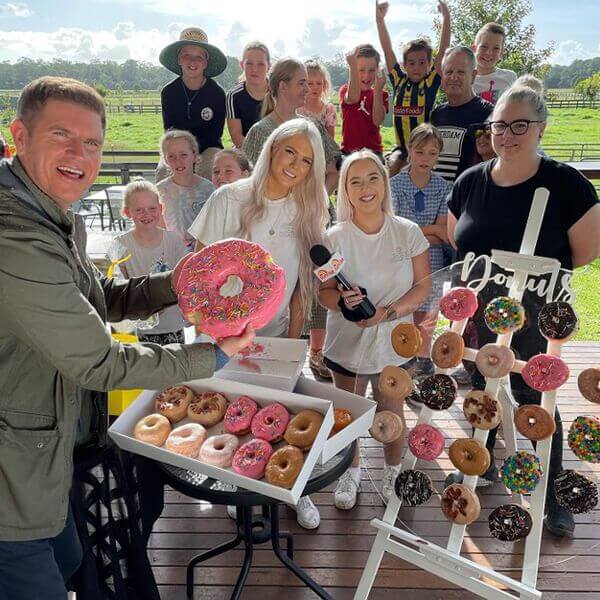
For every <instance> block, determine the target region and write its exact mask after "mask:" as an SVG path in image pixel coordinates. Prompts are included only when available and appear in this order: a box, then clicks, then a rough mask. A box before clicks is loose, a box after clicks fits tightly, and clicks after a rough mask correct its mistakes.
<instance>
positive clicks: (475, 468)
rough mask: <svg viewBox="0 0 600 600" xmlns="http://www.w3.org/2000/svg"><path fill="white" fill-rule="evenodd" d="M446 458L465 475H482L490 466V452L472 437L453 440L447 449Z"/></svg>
mask: <svg viewBox="0 0 600 600" xmlns="http://www.w3.org/2000/svg"><path fill="white" fill-rule="evenodd" d="M448 458H450V461H451V462H452V464H453V465H454V466H455V467H456V468H457V469H458V470H459V471H460V472H461V473H464V474H465V475H483V474H484V473H485V472H486V471H487V470H488V469H489V468H490V453H489V451H488V449H487V448H486V447H485V446H484V445H483V444H482V443H481V442H480V441H479V440H476V439H472V438H462V439H459V440H454V441H453V442H452V444H450V448H449V449H448Z"/></svg>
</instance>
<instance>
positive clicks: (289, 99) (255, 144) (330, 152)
mask: <svg viewBox="0 0 600 600" xmlns="http://www.w3.org/2000/svg"><path fill="white" fill-rule="evenodd" d="M268 80H269V86H268V89H267V93H266V94H265V99H264V100H263V104H262V119H261V120H260V121H258V122H257V123H255V124H254V125H253V126H252V127H251V128H250V131H248V133H247V135H246V137H245V138H244V143H243V145H242V150H243V151H244V153H245V154H246V156H247V157H248V159H249V160H250V162H252V163H256V161H257V160H258V156H259V155H260V152H261V150H262V148H263V146H264V144H265V142H266V140H267V138H268V137H269V136H270V135H271V133H273V131H274V130H275V129H276V128H277V127H278V126H279V125H281V124H282V123H285V122H286V121H289V120H290V119H296V118H297V117H298V116H299V115H298V113H297V110H298V109H299V108H300V107H302V106H304V101H305V99H306V96H307V94H308V74H307V72H306V67H305V66H304V63H302V62H301V61H299V60H296V59H295V58H282V59H280V60H278V61H277V62H275V63H274V64H273V66H272V67H271V69H270V71H269V77H268ZM311 120H312V119H311ZM312 121H313V123H314V124H315V125H316V127H317V129H318V132H319V134H320V137H321V142H322V145H323V151H324V153H325V163H326V171H325V174H324V176H323V181H325V185H326V188H327V191H328V192H332V191H333V190H334V189H335V188H336V185H337V177H338V173H337V167H336V164H337V160H338V158H339V156H340V150H339V148H338V145H337V144H336V143H335V141H334V140H333V139H332V138H331V137H330V136H329V134H328V133H327V130H326V129H325V128H324V127H323V125H321V123H320V122H318V121H316V120H312Z"/></svg>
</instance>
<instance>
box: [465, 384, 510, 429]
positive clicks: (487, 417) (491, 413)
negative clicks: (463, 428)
mask: <svg viewBox="0 0 600 600" xmlns="http://www.w3.org/2000/svg"><path fill="white" fill-rule="evenodd" d="M463 413H464V415H465V417H466V418H467V421H469V423H470V424H471V426H472V427H475V429H494V428H496V427H498V425H500V422H501V421H502V405H501V404H500V402H498V400H496V398H494V396H492V394H490V393H489V392H484V391H483V390H471V391H470V392H469V393H468V394H467V395H466V396H465V400H464V402H463Z"/></svg>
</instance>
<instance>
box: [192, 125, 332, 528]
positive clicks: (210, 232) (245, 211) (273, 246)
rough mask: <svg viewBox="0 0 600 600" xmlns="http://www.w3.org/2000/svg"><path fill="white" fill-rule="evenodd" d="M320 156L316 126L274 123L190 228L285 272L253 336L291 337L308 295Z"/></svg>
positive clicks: (318, 211)
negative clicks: (274, 305) (269, 315)
mask: <svg viewBox="0 0 600 600" xmlns="http://www.w3.org/2000/svg"><path fill="white" fill-rule="evenodd" d="M324 181H325V158H324V156H323V147H322V145H321V138H320V135H319V132H318V131H317V128H316V127H315V125H314V124H313V123H311V122H310V121H308V120H306V119H292V120H289V121H286V122H285V123H283V124H282V125H279V127H277V128H276V129H275V131H273V133H272V134H271V135H270V136H269V137H268V138H267V141H266V142H265V144H264V147H263V149H262V152H261V153H260V156H259V157H258V160H257V162H256V165H255V167H254V171H253V172H252V175H251V176H250V177H248V178H246V179H240V180H238V181H236V182H234V183H231V184H229V185H224V186H223V187H221V188H219V189H218V190H216V191H215V192H214V193H213V195H212V196H211V197H210V198H209V200H208V202H207V203H206V206H205V207H204V210H203V211H202V212H201V213H200V215H199V216H198V218H197V219H196V221H195V222H194V224H193V225H192V226H191V227H190V230H189V232H190V234H191V235H192V236H194V237H195V238H196V240H198V241H197V243H196V249H197V250H199V249H201V248H203V247H204V246H206V245H207V244H212V243H214V242H217V241H219V240H223V239H225V238H229V237H239V238H243V239H246V240H250V241H252V242H256V243H258V244H260V245H261V246H262V247H263V248H265V249H266V250H267V251H268V252H270V253H271V255H272V256H273V260H274V261H275V262H276V263H277V264H278V265H279V266H280V267H282V268H283V269H284V271H285V277H286V283H287V288H286V294H285V297H284V301H283V302H282V304H281V307H280V309H279V311H278V313H277V314H276V315H275V316H274V317H273V319H272V320H271V322H270V323H268V324H267V325H266V326H265V327H264V328H263V329H261V330H259V331H258V335H263V336H271V337H289V338H298V337H300V335H301V333H302V329H303V326H304V320H305V316H306V314H307V312H308V310H309V309H310V306H311V303H312V299H313V295H314V292H315V287H316V286H315V279H314V275H313V268H314V267H313V265H312V262H311V260H310V254H309V251H310V248H311V247H312V246H313V245H314V244H318V243H321V241H322V237H323V234H324V231H325V224H326V222H327V217H328V214H327V200H328V198H327V192H326V191H325V186H324ZM295 508H296V510H297V513H298V523H299V524H300V525H301V526H302V527H305V528H307V529H313V528H315V527H318V525H319V522H320V517H319V513H318V511H317V509H316V507H315V506H314V504H313V503H312V501H311V500H310V498H308V497H303V498H301V499H300V502H299V503H298V506H297V507H295Z"/></svg>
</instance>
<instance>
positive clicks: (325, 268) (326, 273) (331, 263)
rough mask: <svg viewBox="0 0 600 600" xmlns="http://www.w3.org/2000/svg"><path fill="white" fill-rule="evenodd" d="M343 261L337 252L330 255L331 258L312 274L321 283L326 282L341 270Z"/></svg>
mask: <svg viewBox="0 0 600 600" xmlns="http://www.w3.org/2000/svg"><path fill="white" fill-rule="evenodd" d="M344 262H345V261H344V259H343V258H342V256H341V255H340V254H338V253H337V252H336V253H334V254H332V255H331V258H330V259H329V260H328V261H327V262H326V263H325V264H324V265H321V266H320V267H317V268H316V269H315V270H314V271H313V273H314V274H315V275H316V276H317V279H318V280H319V281H320V282H321V283H323V282H324V281H328V280H329V279H331V278H332V277H335V276H336V275H337V274H338V273H339V272H340V271H341V270H342V266H343V264H344Z"/></svg>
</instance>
